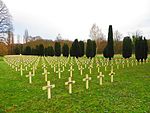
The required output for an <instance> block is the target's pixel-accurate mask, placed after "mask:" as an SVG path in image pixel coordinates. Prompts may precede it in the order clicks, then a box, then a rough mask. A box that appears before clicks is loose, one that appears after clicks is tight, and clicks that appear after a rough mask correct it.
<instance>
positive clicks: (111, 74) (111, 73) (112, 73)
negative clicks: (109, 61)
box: [109, 70, 115, 82]
mask: <svg viewBox="0 0 150 113" xmlns="http://www.w3.org/2000/svg"><path fill="white" fill-rule="evenodd" d="M109 75H110V76H111V82H113V75H115V73H114V72H113V70H111V72H110V73H109Z"/></svg>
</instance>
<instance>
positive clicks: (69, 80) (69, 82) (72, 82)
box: [65, 77, 75, 94]
mask: <svg viewBox="0 0 150 113" xmlns="http://www.w3.org/2000/svg"><path fill="white" fill-rule="evenodd" d="M74 83H75V81H72V80H71V77H69V78H68V82H65V85H69V94H71V93H72V84H74Z"/></svg>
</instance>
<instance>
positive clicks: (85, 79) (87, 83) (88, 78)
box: [83, 74, 91, 89]
mask: <svg viewBox="0 0 150 113" xmlns="http://www.w3.org/2000/svg"><path fill="white" fill-rule="evenodd" d="M89 80H91V77H89V76H88V74H86V77H85V78H84V79H83V81H86V89H88V88H89Z"/></svg>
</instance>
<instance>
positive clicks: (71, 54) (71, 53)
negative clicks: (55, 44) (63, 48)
mask: <svg viewBox="0 0 150 113" xmlns="http://www.w3.org/2000/svg"><path fill="white" fill-rule="evenodd" d="M70 56H71V57H73V51H72V46H71V47H70Z"/></svg>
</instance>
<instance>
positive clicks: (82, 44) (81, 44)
mask: <svg viewBox="0 0 150 113" xmlns="http://www.w3.org/2000/svg"><path fill="white" fill-rule="evenodd" d="M79 46H80V55H79V57H83V56H84V42H83V41H79Z"/></svg>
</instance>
